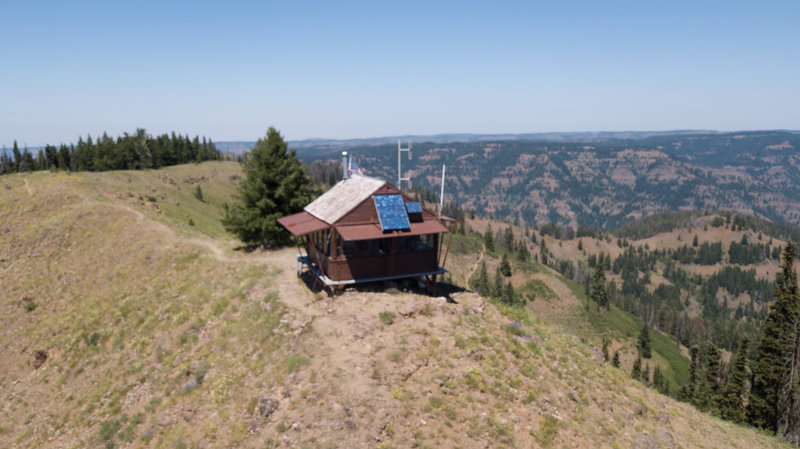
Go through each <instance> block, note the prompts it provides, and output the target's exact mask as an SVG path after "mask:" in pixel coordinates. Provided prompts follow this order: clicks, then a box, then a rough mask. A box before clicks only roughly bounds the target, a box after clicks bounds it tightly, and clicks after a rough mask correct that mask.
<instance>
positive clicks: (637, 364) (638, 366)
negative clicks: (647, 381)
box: [631, 355, 642, 380]
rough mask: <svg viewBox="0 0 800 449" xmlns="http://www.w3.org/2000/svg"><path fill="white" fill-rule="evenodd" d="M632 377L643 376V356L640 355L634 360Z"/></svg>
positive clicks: (639, 377) (638, 377)
mask: <svg viewBox="0 0 800 449" xmlns="http://www.w3.org/2000/svg"><path fill="white" fill-rule="evenodd" d="M631 377H632V378H634V379H637V380H638V379H641V378H642V356H641V355H638V356H637V357H636V360H635V361H634V362H633V369H631Z"/></svg>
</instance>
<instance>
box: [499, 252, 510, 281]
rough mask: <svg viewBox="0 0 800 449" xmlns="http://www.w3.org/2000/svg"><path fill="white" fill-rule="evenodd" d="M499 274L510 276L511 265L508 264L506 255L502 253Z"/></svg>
mask: <svg viewBox="0 0 800 449" xmlns="http://www.w3.org/2000/svg"><path fill="white" fill-rule="evenodd" d="M500 272H501V273H503V276H505V277H509V276H511V263H509V261H508V255H507V254H506V253H503V258H502V259H501V260H500Z"/></svg>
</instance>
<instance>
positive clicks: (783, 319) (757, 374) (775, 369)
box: [747, 241, 799, 431]
mask: <svg viewBox="0 0 800 449" xmlns="http://www.w3.org/2000/svg"><path fill="white" fill-rule="evenodd" d="M794 258H795V247H794V244H793V243H792V242H791V241H790V242H788V243H787V244H786V247H785V248H784V249H783V255H782V259H783V263H782V265H781V271H780V272H779V273H778V275H777V278H776V284H777V288H776V289H775V301H774V302H773V303H772V305H771V306H770V308H769V314H768V315H767V318H766V320H765V321H764V331H763V333H762V335H761V340H760V341H759V343H758V348H757V349H756V361H755V363H754V364H753V388H752V390H751V392H750V402H749V403H748V406H747V421H748V422H749V423H750V424H752V425H754V426H756V427H761V428H764V429H770V430H772V431H776V430H777V428H778V390H779V388H780V387H779V386H780V385H781V383H782V382H783V380H784V377H785V374H786V373H785V369H782V368H783V367H784V366H785V364H786V361H787V358H792V357H791V348H787V342H789V341H791V340H792V335H793V333H794V332H793V331H794V326H795V323H796V322H797V318H798V306H799V302H798V295H797V273H795V271H794V268H793V265H794Z"/></svg>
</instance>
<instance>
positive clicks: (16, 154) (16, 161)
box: [12, 140, 22, 173]
mask: <svg viewBox="0 0 800 449" xmlns="http://www.w3.org/2000/svg"><path fill="white" fill-rule="evenodd" d="M12 151H13V152H12V154H13V155H14V171H15V172H17V173H19V171H20V170H19V166H20V164H22V153H20V151H19V145H17V141H16V140H15V141H14V149H13V150H12Z"/></svg>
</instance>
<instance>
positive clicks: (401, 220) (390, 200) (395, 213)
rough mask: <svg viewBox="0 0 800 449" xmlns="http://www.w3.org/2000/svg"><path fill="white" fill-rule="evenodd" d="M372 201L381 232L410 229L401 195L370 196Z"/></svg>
mask: <svg viewBox="0 0 800 449" xmlns="http://www.w3.org/2000/svg"><path fill="white" fill-rule="evenodd" d="M372 199H373V200H374V201H375V210H376V211H377V212H378V220H379V221H380V223H381V230H383V232H386V231H404V230H409V229H411V223H410V222H409V220H408V213H407V212H406V205H405V203H404V202H403V195H400V194H390V195H372Z"/></svg>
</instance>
